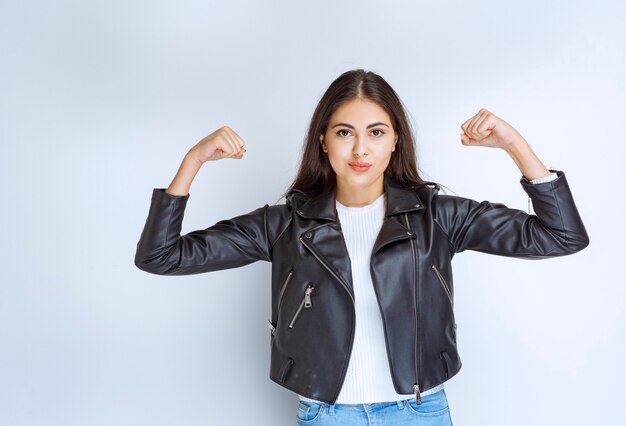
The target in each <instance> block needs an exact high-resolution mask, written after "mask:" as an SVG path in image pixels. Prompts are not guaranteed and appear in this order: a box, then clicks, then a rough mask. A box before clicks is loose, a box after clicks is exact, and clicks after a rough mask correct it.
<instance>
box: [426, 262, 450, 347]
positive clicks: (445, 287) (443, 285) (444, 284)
mask: <svg viewBox="0 0 626 426" xmlns="http://www.w3.org/2000/svg"><path fill="white" fill-rule="evenodd" d="M430 270H431V271H433V273H434V274H435V275H436V276H437V280H438V281H439V282H440V283H441V288H442V289H443V291H444V292H445V293H446V296H447V297H448V301H449V302H450V305H449V306H450V312H451V313H452V323H453V324H454V327H453V329H452V337H453V338H454V341H455V342H456V319H455V317H454V298H453V297H452V291H451V289H450V286H449V285H448V283H447V282H446V279H445V278H444V277H443V274H442V273H441V272H440V271H439V269H437V266H435V264H434V263H433V264H432V265H431V267H430Z"/></svg>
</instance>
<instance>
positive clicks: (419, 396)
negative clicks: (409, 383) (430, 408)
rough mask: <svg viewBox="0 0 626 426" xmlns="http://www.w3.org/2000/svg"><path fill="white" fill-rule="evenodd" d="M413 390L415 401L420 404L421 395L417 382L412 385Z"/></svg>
mask: <svg viewBox="0 0 626 426" xmlns="http://www.w3.org/2000/svg"><path fill="white" fill-rule="evenodd" d="M413 391H414V392H415V402H416V403H417V404H421V403H422V396H421V395H420V387H419V385H418V384H417V383H416V384H414V385H413Z"/></svg>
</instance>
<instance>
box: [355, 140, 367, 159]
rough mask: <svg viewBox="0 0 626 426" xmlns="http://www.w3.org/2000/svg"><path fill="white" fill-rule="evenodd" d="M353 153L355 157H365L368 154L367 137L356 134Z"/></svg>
mask: <svg viewBox="0 0 626 426" xmlns="http://www.w3.org/2000/svg"><path fill="white" fill-rule="evenodd" d="M352 155H353V156H354V157H355V158H359V157H364V156H366V155H367V148H366V146H365V138H361V137H359V136H356V137H355V138H354V146H353V148H352Z"/></svg>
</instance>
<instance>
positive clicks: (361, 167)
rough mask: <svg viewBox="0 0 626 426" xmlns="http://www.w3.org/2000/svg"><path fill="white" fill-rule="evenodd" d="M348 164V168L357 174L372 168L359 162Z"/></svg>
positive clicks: (368, 164)
mask: <svg viewBox="0 0 626 426" xmlns="http://www.w3.org/2000/svg"><path fill="white" fill-rule="evenodd" d="M348 164H350V167H352V169H353V170H356V171H357V172H365V171H367V170H369V168H370V167H371V166H372V165H371V164H370V163H361V162H359V161H353V162H352V163H348Z"/></svg>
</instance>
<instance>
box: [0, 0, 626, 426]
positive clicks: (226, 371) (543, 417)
mask: <svg viewBox="0 0 626 426" xmlns="http://www.w3.org/2000/svg"><path fill="white" fill-rule="evenodd" d="M625 18H626V6H625V3H624V2H622V1H618V0H615V1H595V2H592V3H589V2H579V1H571V0H569V1H552V2H545V1H538V0H532V1H526V2H518V3H513V2H510V3H507V4H506V5H505V4H503V3H502V2H496V1H485V0H477V1H440V2H424V1H421V2H408V1H407V2H397V1H395V2H394V1H388V2H371V1H344V2H335V1H316V2H292V1H179V2H164V1H155V0H152V1H115V0H111V1H106V2H78V1H54V2H52V1H29V0H24V1H19V2H17V1H1V2H0V55H1V56H0V142H1V151H0V152H1V153H0V179H1V184H2V192H3V194H2V197H1V199H2V209H0V220H1V223H2V224H3V228H2V238H1V239H0V241H1V242H0V244H1V253H0V262H2V263H1V267H2V275H1V278H0V280H1V284H0V424H2V425H41V424H45V425H91V426H99V425H118V426H122V425H148V424H149V425H151V426H159V425H172V424H177V425H178V424H185V425H189V426H193V425H213V424H233V425H238V424H241V425H243V424H258V425H292V424H295V420H296V417H295V414H296V407H297V395H295V394H294V393H292V392H290V391H288V390H286V389H283V388H281V387H280V386H278V385H277V384H275V383H273V382H272V381H271V380H270V379H269V355H270V352H269V344H270V334H269V329H268V327H267V318H268V317H269V315H270V294H269V289H270V267H271V265H270V264H269V263H266V262H258V263H255V264H252V265H248V266H246V267H243V268H239V269H232V270H225V271H219V272H214V273H210V274H200V275H195V276H178V277H165V276H156V275H152V274H148V273H145V272H142V271H140V270H139V269H137V268H136V267H135V265H134V263H133V258H134V254H135V248H136V243H137V241H138V239H139V235H140V232H141V230H142V227H143V225H144V221H145V219H146V216H147V213H148V207H149V204H150V196H151V192H152V188H155V187H161V188H164V187H167V186H168V185H169V183H170V181H171V179H172V178H173V177H174V174H175V172H176V170H177V169H178V166H179V165H180V161H181V160H182V158H183V156H184V154H185V153H186V152H187V150H188V149H189V148H191V147H192V146H193V145H194V144H196V143H197V142H198V141H199V140H200V139H201V138H203V137H204V136H206V135H207V134H209V133H211V132H213V131H214V130H216V129H217V128H218V127H220V126H222V125H229V126H231V127H232V128H233V129H235V130H236V131H237V132H238V133H239V134H240V135H241V136H242V138H243V139H244V140H245V141H246V148H247V150H248V151H247V153H246V155H245V158H244V159H243V160H241V161H235V160H222V161H218V162H212V163H210V164H206V165H205V167H204V168H203V169H202V170H201V171H200V172H199V173H198V175H197V177H196V180H195V182H194V184H193V186H192V188H191V191H190V194H191V196H190V199H189V203H188V206H187V211H186V215H185V220H184V224H183V232H184V233H186V232H189V231H192V230H195V229H201V228H206V227H208V226H210V225H212V224H214V223H215V222H217V221H218V220H221V219H224V218H229V217H232V216H235V215H238V214H242V213H245V212H248V211H251V210H253V209H255V208H257V207H260V206H262V205H264V204H265V203H269V204H272V203H274V202H275V201H276V200H277V199H278V198H279V197H280V195H281V194H282V192H283V191H284V190H285V189H286V188H287V186H288V185H289V184H290V183H291V181H292V180H293V178H294V176H295V172H296V170H297V166H298V161H299V158H300V157H299V156H300V150H301V147H302V142H303V139H304V134H305V132H306V129H307V126H308V123H309V120H310V118H311V114H312V112H313V109H314V107H315V105H316V104H317V102H318V100H319V98H320V97H321V95H322V93H323V92H324V91H325V90H326V88H327V87H328V85H329V84H330V83H331V82H332V81H333V80H334V79H335V78H336V77H338V76H339V75H340V74H341V73H342V72H344V71H346V70H349V69H353V68H365V69H368V70H372V71H375V72H377V73H379V74H381V75H382V76H383V77H384V78H385V79H386V80H387V81H388V82H389V83H390V84H391V85H392V86H393V87H394V88H395V90H396V91H397V92H398V93H399V95H400V96H401V98H402V100H403V102H404V103H405V104H406V106H407V108H408V109H409V111H410V113H411V117H412V120H413V124H414V126H415V130H416V137H417V142H418V145H419V149H418V156H419V167H420V172H421V173H422V175H423V176H424V177H425V178H428V179H431V180H435V181H438V182H441V183H443V184H445V185H447V186H448V187H450V188H452V189H453V190H454V191H455V192H456V193H457V194H458V195H462V196H465V197H470V198H474V199H476V200H484V199H486V200H490V201H494V202H502V203H504V204H506V205H507V206H509V207H514V208H519V209H521V210H525V211H526V210H527V208H528V205H527V197H526V194H525V193H524V191H523V190H522V187H521V185H520V184H519V179H520V177H521V174H520V171H519V169H517V167H516V165H515V163H514V162H513V160H512V159H511V158H510V157H509V156H508V155H507V154H506V153H505V152H504V151H502V150H496V149H492V148H484V147H466V146H463V145H462V144H461V142H460V136H459V133H460V132H461V128H460V125H461V124H462V123H463V122H464V121H465V120H467V119H468V118H470V117H471V116H473V115H474V114H476V113H477V112H478V110H479V109H480V108H487V109H488V110H490V111H491V112H493V113H494V114H496V115H498V116H499V117H501V118H503V119H504V120H506V121H507V122H508V123H510V124H511V125H512V126H513V127H515V128H516V129H517V130H518V131H519V132H520V133H521V134H522V135H523V136H524V137H525V138H526V140H528V141H529V143H530V145H531V147H532V148H533V150H534V151H535V152H536V153H537V155H538V156H539V157H540V159H541V160H542V161H543V162H544V164H545V165H546V166H548V167H551V168H555V169H559V170H563V171H564V172H565V173H566V176H567V180H568V182H569V184H570V188H571V189H572V193H573V194H574V197H575V200H576V202H577V205H578V208H579V212H580V214H581V216H582V218H583V221H584V223H585V225H586V227H587V230H588V233H589V236H590V241H591V243H590V245H589V247H588V248H587V249H585V250H584V251H582V252H580V253H576V254H574V255H570V256H565V257H562V258H554V259H545V260H523V259H513V258H505V257H500V256H490V255H486V254H482V253H477V252H464V253H462V254H458V255H457V256H455V258H454V261H453V265H454V284H455V312H456V318H457V321H458V346H459V351H460V354H461V359H462V362H463V368H462V369H461V371H460V373H459V374H458V375H456V376H455V377H454V378H452V379H451V380H450V381H449V382H448V383H447V384H446V392H447V395H448V399H449V402H450V409H451V414H452V419H453V421H454V423H455V425H462V426H464V425H483V426H489V425H503V424H506V425H509V426H514V425H526V424H567V425H589V424H624V423H626V415H625V414H624V412H623V410H621V411H618V408H617V407H620V406H621V405H622V398H621V397H620V395H623V389H622V385H623V382H624V379H625V378H626V377H625V374H624V370H623V368H622V365H623V359H624V357H625V356H626V351H625V345H624V342H625V339H624V337H625V335H624V329H625V328H626V315H625V309H624V308H625V301H626V297H625V296H626V295H625V293H626V291H625V285H624V284H626V279H625V278H624V275H623V265H624V262H623V250H622V247H623V242H624V238H625V237H626V233H625V231H624V226H623V216H622V215H623V212H624V211H625V207H626V206H625V204H624V184H625V183H626V182H625V174H624V167H623V164H624V159H625V156H624V153H625V142H626V141H625V139H626V137H625V133H624V130H623V127H622V124H623V122H624V114H625V111H626V109H625V106H626V90H625V89H626V88H625V79H624V76H625V75H626V60H625V52H626V46H625V44H626V43H625V41H626V30H625V29H624V25H623V22H624V20H625Z"/></svg>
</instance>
